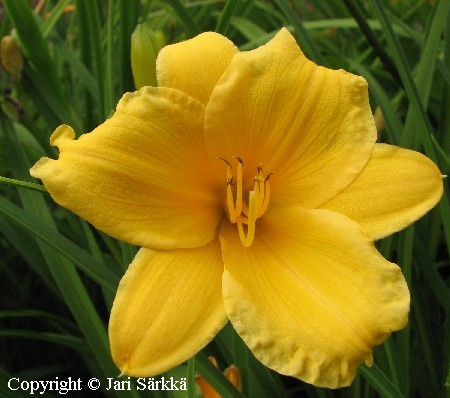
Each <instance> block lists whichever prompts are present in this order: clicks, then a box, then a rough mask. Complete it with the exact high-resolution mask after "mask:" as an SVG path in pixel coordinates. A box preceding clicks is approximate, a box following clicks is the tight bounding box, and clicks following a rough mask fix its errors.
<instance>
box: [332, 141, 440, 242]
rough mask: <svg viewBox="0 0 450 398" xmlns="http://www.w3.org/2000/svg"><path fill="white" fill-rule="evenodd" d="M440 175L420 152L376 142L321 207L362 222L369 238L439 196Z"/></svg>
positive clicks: (403, 222)
mask: <svg viewBox="0 0 450 398" xmlns="http://www.w3.org/2000/svg"><path fill="white" fill-rule="evenodd" d="M442 178H443V177H442V175H441V173H440V171H439V169H438V168H437V167H436V165H435V164H434V163H433V162H432V161H431V160H430V159H428V158H427V157H426V156H424V155H422V154H421V153H419V152H415V151H411V150H408V149H402V148H398V147H395V146H391V145H386V144H376V145H375V149H374V151H373V153H372V156H371V158H370V160H369V162H368V163H367V165H366V167H365V168H364V169H363V171H362V172H361V174H360V175H359V176H358V177H357V178H356V179H355V181H354V182H353V183H352V184H351V185H350V186H348V187H347V188H346V189H345V190H344V191H343V192H342V193H341V194H339V195H338V196H336V197H335V198H333V199H332V200H330V201H329V202H328V203H326V204H325V205H324V206H323V207H324V208H325V209H330V210H333V211H337V212H339V213H342V214H345V215H346V216H348V217H350V218H351V219H353V220H355V221H356V222H358V223H359V224H361V225H362V226H363V227H364V229H365V230H366V232H367V233H368V235H369V238H370V239H372V240H376V239H380V238H383V237H385V236H387V235H390V234H392V233H394V232H397V231H400V230H401V229H403V228H405V227H406V226H408V225H409V224H411V223H413V222H414V221H416V220H417V219H418V218H420V217H422V216H423V215H424V214H425V213H426V212H427V211H428V210H430V209H431V208H432V207H433V206H435V205H436V203H437V202H438V201H439V199H440V198H441V196H442V193H443V182H442Z"/></svg>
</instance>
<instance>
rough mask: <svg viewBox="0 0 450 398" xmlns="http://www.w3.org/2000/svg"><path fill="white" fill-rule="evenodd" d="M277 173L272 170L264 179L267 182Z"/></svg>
mask: <svg viewBox="0 0 450 398" xmlns="http://www.w3.org/2000/svg"><path fill="white" fill-rule="evenodd" d="M274 174H275V172H273V171H271V172H270V173H269V174H267V175H266V178H264V181H265V182H267V181H269V179H270V177H271V176H273V175H274Z"/></svg>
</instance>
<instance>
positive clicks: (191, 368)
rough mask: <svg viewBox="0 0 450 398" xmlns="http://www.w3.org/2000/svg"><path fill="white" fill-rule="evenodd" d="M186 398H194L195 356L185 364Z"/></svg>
mask: <svg viewBox="0 0 450 398" xmlns="http://www.w3.org/2000/svg"><path fill="white" fill-rule="evenodd" d="M187 392H188V398H195V355H194V356H193V357H192V358H190V359H189V360H188V363H187Z"/></svg>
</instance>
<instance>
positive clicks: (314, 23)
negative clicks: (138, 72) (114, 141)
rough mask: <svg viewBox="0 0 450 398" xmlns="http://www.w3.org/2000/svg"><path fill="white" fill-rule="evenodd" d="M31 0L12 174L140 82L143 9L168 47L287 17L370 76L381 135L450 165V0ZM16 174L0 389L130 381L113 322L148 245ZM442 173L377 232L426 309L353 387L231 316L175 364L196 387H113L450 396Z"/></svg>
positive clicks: (7, 16) (418, 309) (15, 14)
mask: <svg viewBox="0 0 450 398" xmlns="http://www.w3.org/2000/svg"><path fill="white" fill-rule="evenodd" d="M30 3H33V2H28V1H27V0H3V4H2V5H1V6H0V16H1V20H0V37H3V36H5V35H10V34H12V35H13V37H14V38H15V39H16V40H17V42H18V43H19V44H20V48H21V51H22V53H23V56H24V69H23V72H22V76H21V78H20V79H19V80H15V79H13V78H12V77H11V76H10V75H9V74H8V73H6V72H5V71H4V70H2V71H1V75H0V102H1V108H2V111H1V112H0V175H2V176H4V177H7V178H10V179H15V180H20V181H24V182H34V183H37V182H38V181H36V180H34V181H33V179H32V178H31V177H30V176H29V172H28V170H29V168H30V166H31V165H33V164H34V162H35V161H36V160H37V159H38V158H39V157H41V156H42V155H44V154H45V155H47V156H50V157H55V156H56V152H55V151H54V149H53V148H51V147H50V146H49V142H48V141H49V136H50V134H51V132H52V131H53V130H54V129H55V128H56V127H57V126H58V125H59V124H63V123H64V124H70V125H71V126H73V127H74V129H75V130H76V131H77V133H78V134H80V133H83V132H86V131H90V130H91V129H92V128H93V127H95V126H97V125H98V124H100V123H101V122H103V121H104V120H105V118H107V117H108V115H109V114H110V113H111V112H112V111H113V109H114V107H115V104H116V103H117V101H118V99H119V98H120V97H121V96H122V94H123V93H124V92H126V91H133V90H134V86H133V78H132V74H131V67H130V36H131V33H132V32H133V30H134V29H135V27H136V24H137V23H138V22H144V21H145V22H147V23H148V24H149V25H150V26H151V27H152V28H153V29H155V30H160V31H162V32H163V33H164V35H165V37H166V40H167V42H168V43H173V42H178V41H180V40H184V39H186V38H190V37H193V36H195V35H196V34H198V33H200V32H203V31H208V30H216V31H218V32H220V33H222V34H225V35H227V36H228V37H229V38H230V39H231V40H233V41H234V42H235V43H236V45H238V46H239V48H240V49H241V50H249V49H252V48H255V47H257V46H259V45H260V44H263V43H265V42H266V41H267V40H269V39H270V38H271V37H272V36H273V35H274V34H275V33H276V32H277V31H278V30H279V29H280V28H281V27H282V26H286V27H288V28H289V29H290V30H291V32H292V33H293V34H294V35H295V37H296V39H297V41H298V43H299V44H300V46H301V47H302V49H303V51H304V52H305V53H306V55H307V56H308V57H309V58H310V59H312V60H313V61H315V62H316V63H319V64H322V65H325V66H327V67H331V68H343V69H346V70H348V71H351V72H353V73H357V74H360V75H362V76H364V77H365V78H366V79H367V80H368V82H369V88H370V95H371V97H370V99H371V104H372V106H373V111H374V112H375V113H376V115H377V119H378V121H379V122H380V126H381V127H380V139H379V140H380V141H382V142H389V143H392V144H396V145H400V146H403V147H407V148H413V149H416V150H419V151H421V152H423V153H425V154H426V155H427V156H429V157H430V158H431V159H433V160H434V161H435V162H436V163H437V164H438V165H439V167H440V169H441V171H442V173H443V174H448V173H449V166H450V161H449V153H450V100H449V97H450V92H449V85H450V62H449V60H450V31H449V29H450V14H449V9H450V1H448V0H435V1H433V0H428V1H426V0H397V1H387V0H368V1H360V0H334V1H326V2H324V1H320V0H309V1H307V0H292V1H288V0H273V1H263V0H226V1H224V0H198V1H182V0H165V1H162V0H154V1H152V0H89V1H83V0H60V1H56V0H48V1H41V2H39V3H40V4H39V8H40V7H41V6H43V7H42V8H40V9H39V12H35V10H34V7H35V6H36V5H35V4H30ZM71 5H74V6H75V7H74V10H71V9H70V8H69V9H67V8H66V7H67V6H71ZM380 115H383V117H380ZM2 181H3V182H9V184H3V185H0V250H1V257H0V286H1V288H0V396H1V397H5V398H9V397H21V396H28V395H27V394H26V393H25V392H20V391H11V390H9V389H8V388H7V382H8V380H9V379H10V378H11V377H19V378H20V379H23V380H45V379H47V380H54V379H55V377H56V376H58V377H59V378H61V379H62V378H67V377H69V376H71V377H72V378H78V377H81V378H82V379H83V380H84V381H87V380H88V379H89V378H90V377H98V378H100V379H102V380H104V379H105V378H107V377H116V376H117V375H118V370H117V368H116V367H115V366H114V364H113V363H112V361H111V358H110V353H109V345H108V338H107V334H106V325H107V321H108V314H109V310H110V307H111V303H112V300H113V298H114V294H115V289H116V286H117V283H118V281H119V279H120V277H121V275H122V274H123V272H124V271H125V269H126V267H127V265H128V264H129V262H130V261H131V259H132V258H133V256H134V254H135V252H136V248H134V247H130V246H128V245H126V244H123V243H121V242H118V241H115V240H113V239H111V238H109V237H108V236H105V235H104V234H102V233H99V232H98V231H96V230H94V229H93V228H92V227H91V226H90V225H88V224H87V223H86V222H85V221H83V220H81V219H79V218H78V217H76V216H75V215H73V214H72V213H70V212H69V211H66V210H65V209H62V208H59V207H58V206H57V205H55V203H54V202H53V201H52V200H51V198H50V197H49V196H48V195H47V194H45V193H43V192H37V191H34V190H30V189H27V188H25V187H21V186H19V184H18V183H17V182H14V181H10V180H6V179H4V178H3V179H2ZM444 184H445V188H446V194H445V195H444V198H443V199H442V200H441V202H440V203H439V205H438V206H437V207H436V208H435V209H433V210H432V211H431V212H430V213H429V214H428V215H427V216H426V217H424V218H423V219H421V220H420V221H419V222H417V223H416V224H415V225H414V226H413V227H409V228H408V229H406V230H405V231H402V232H401V233H398V234H396V235H394V236H391V237H389V238H387V239H384V240H383V241H380V242H378V243H377V245H378V247H379V249H380V251H381V252H382V254H383V255H384V256H385V257H386V258H388V259H390V260H391V261H394V262H397V263H398V264H399V265H400V266H401V267H402V269H403V272H404V274H405V276H406V279H407V281H408V284H409V286H410V289H411V295H412V311H411V316H410V322H409V325H408V327H407V328H406V329H404V330H403V331H401V332H399V333H396V334H395V335H394V336H391V338H390V339H389V340H388V341H387V342H386V343H385V344H384V345H382V346H380V347H378V348H377V349H376V352H375V365H374V366H373V367H372V368H367V367H365V366H362V367H361V369H360V372H359V374H358V377H357V378H356V380H355V382H354V383H353V385H352V386H351V387H349V388H345V389H341V390H338V391H331V390H325V389H319V388H314V387H312V386H309V385H306V384H304V383H302V382H299V381H297V380H294V379H290V378H286V377H282V376H279V375H278V374H276V373H274V372H272V371H270V370H268V369H266V368H264V367H263V366H262V365H261V364H260V363H259V362H258V361H256V360H255V359H254V358H253V356H252V354H251V353H250V352H249V351H248V349H247V348H246V347H245V345H244V344H243V342H242V341H241V340H240V338H239V337H238V336H237V335H236V334H235V332H234V331H233V329H232V328H231V327H230V325H227V326H226V327H225V329H224V330H223V331H222V332H220V333H219V335H218V336H217V338H216V339H215V340H214V341H213V343H211V344H210V345H209V346H208V347H207V348H206V349H205V350H204V352H202V353H200V354H199V355H197V356H196V357H195V359H194V360H191V361H189V363H188V364H187V365H186V364H184V365H182V366H180V367H178V368H176V369H174V370H173V371H171V372H170V373H168V374H167V375H168V376H170V375H173V376H175V377H178V378H179V377H187V375H188V376H189V377H188V381H189V389H188V391H187V392H181V393H176V392H152V393H149V392H146V393H143V392H137V391H105V390H101V392H102V393H103V394H104V396H107V397H147V396H148V397H150V396H151V397H187V396H191V397H193V396H198V395H199V391H197V390H196V389H195V387H194V385H193V383H192V382H191V381H192V377H191V376H192V375H193V374H194V373H200V374H202V375H203V376H204V377H205V378H207V380H209V381H210V382H211V384H212V385H214V386H215V387H216V389H217V390H218V391H219V392H220V393H221V394H222V396H223V397H242V396H243V395H244V396H246V397H254V398H256V397H258V398H264V397H267V398H273V397H355V398H356V397H378V396H381V397H444V396H447V395H448V396H450V374H449V359H450V327H449V325H450V323H449V320H450V317H449V311H450V306H449V304H450V293H449V270H450V264H449V254H448V253H449V251H448V248H449V247H450V208H449V201H448V188H449V185H448V179H446V180H445V181H444ZM211 354H212V355H214V356H215V357H216V358H217V359H218V361H219V365H220V367H221V368H222V369H223V368H225V367H226V366H228V365H230V364H231V363H234V364H236V365H237V366H238V367H239V369H240V370H241V373H242V375H243V379H244V392H243V394H241V393H239V392H238V391H237V390H235V389H234V388H233V387H232V386H231V384H230V383H229V382H228V381H227V380H226V379H225V378H224V376H223V375H222V373H221V372H220V371H218V370H217V369H215V368H214V367H213V366H212V365H211V364H210V363H209V362H208V360H207V355H211ZM99 395H101V394H100V393H98V394H97V395H95V396H99ZM45 396H46V397H51V396H58V394H57V393H46V395H45ZM69 396H71V397H72V396H83V397H84V396H89V392H88V391H87V389H86V388H85V389H84V390H83V392H82V393H80V395H76V394H75V393H70V394H69Z"/></svg>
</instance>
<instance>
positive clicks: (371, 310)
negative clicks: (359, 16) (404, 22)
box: [31, 29, 443, 388]
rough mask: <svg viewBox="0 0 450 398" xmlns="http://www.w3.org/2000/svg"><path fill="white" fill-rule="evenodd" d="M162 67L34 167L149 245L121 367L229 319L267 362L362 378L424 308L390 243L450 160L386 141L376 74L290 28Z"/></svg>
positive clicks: (67, 134)
mask: <svg viewBox="0 0 450 398" xmlns="http://www.w3.org/2000/svg"><path fill="white" fill-rule="evenodd" d="M157 78H158V87H144V88H142V89H141V90H139V91H138V92H135V93H128V94H125V95H124V96H123V98H122V99H121V101H120V102H119V104H118V106H117V110H116V112H115V114H114V115H113V116H112V117H111V118H110V119H108V120H107V121H105V122H104V123H103V124H102V125H100V126H99V127H97V128H96V129H95V130H93V131H92V132H91V133H89V134H84V135H82V136H81V137H80V138H79V139H77V140H75V135H74V132H73V130H72V129H71V128H70V127H68V126H61V127H59V128H58V129H57V130H56V131H55V132H54V133H53V135H52V137H51V140H50V142H51V144H52V145H55V146H57V147H59V151H60V155H59V158H58V159H57V160H52V159H49V158H42V159H40V160H39V161H38V162H37V163H36V164H35V166H34V167H33V168H32V169H31V174H32V175H33V176H34V177H37V178H40V179H41V180H42V181H43V182H44V184H45V186H46V188H47V189H48V191H49V192H50V194H51V195H52V197H53V198H54V199H55V201H56V202H58V203H59V204H60V205H62V206H64V207H67V208H69V209H70V210H72V211H73V212H75V213H76V214H78V215H79V216H81V217H83V218H85V219H86V220H88V221H90V222H91V223H92V224H93V225H94V226H95V227H97V228H98V229H100V230H102V231H104V232H106V233H108V234H110V235H112V236H114V237H116V238H118V239H122V240H124V241H126V242H129V243H131V244H134V245H140V246H142V247H143V248H142V249H140V251H139V252H138V254H137V256H136V258H135V259H134V261H133V262H132V264H131V265H130V267H129V269H128V270H127V272H126V273H125V275H124V277H123V278H122V281H121V282H120V285H119V288H118V291H117V295H116V299H115V301H114V305H113V308H112V312H111V318H110V323H109V336H110V343H111V350H112V355H113V358H114V361H115V362H116V364H117V366H118V367H119V368H120V369H121V371H122V372H123V373H124V374H128V375H131V376H151V375H155V374H159V373H161V372H164V371H166V370H168V369H170V368H171V367H173V366H176V365H178V364H180V363H182V362H184V361H186V360H187V359H188V358H190V357H191V356H192V355H193V354H195V353H196V352H198V351H199V350H200V349H202V348H203V347H204V346H205V345H206V344H207V343H208V342H210V341H211V339H212V338H213V337H214V336H215V334H216V333H217V332H218V331H219V330H220V329H221V328H222V327H223V326H224V324H225V323H226V322H227V320H228V319H229V320H230V321H231V322H232V324H233V326H234V328H235V330H236V331H237V333H238V334H239V335H240V336H241V337H242V338H243V340H244V341H245V343H246V344H247V345H248V347H249V348H250V350H251V351H252V352H253V354H254V355H255V356H256V357H257V358H258V359H259V360H260V361H261V362H262V363H263V364H265V365H266V366H268V367H270V368H272V369H274V370H276V371H277V372H279V373H282V374H285V375H291V376H294V377H297V378H299V379H301V380H304V381H306V382H308V383H312V384H315V385H317V386H325V387H330V388H337V387H341V386H346V385H349V384H350V383H351V381H352V379H353V378H354V376H355V373H356V370H357V368H358V366H359V365H360V364H361V363H362V362H364V361H365V362H366V363H368V364H371V362H372V349H373V347H374V346H375V345H377V344H380V343H381V342H383V341H384V340H385V339H386V338H387V336H389V334H390V333H391V332H393V331H396V330H399V329H401V328H403V327H404V326H405V324H406V323H407V317H408V312H409V293H408V288H407V286H406V283H405V280H404V278H403V276H402V273H401V270H400V268H399V267H398V266H397V265H395V264H392V263H390V262H388V261H387V260H385V259H384V258H383V257H382V256H381V255H380V254H379V253H378V251H377V250H376V249H375V247H374V244H373V241H374V240H376V239H379V238H381V237H383V236H386V235H389V234H392V233H393V232H396V231H398V230H400V229H402V228H404V227H405V226H406V225H408V224H410V223H412V222H413V221H414V220H417V219H418V218H420V217H421V216H422V215H423V214H425V213H426V212H427V211H428V210H429V209H430V208H432V207H433V206H434V205H435V204H436V203H437V202H438V200H439V199H440V197H441V195H442V190H443V184H442V176H441V174H440V172H439V170H438V168H437V167H436V166H435V165H434V163H433V162H432V161H430V160H429V159H428V158H426V157H425V156H424V155H422V154H420V153H417V152H414V151H410V150H407V149H401V148H397V147H393V146H390V145H385V144H375V139H376V129H375V124H374V120H373V116H372V113H371V109H370V106H369V101H368V90H367V83H366V81H365V80H364V79H363V78H362V77H359V76H355V75H353V74H351V73H347V72H345V71H342V70H338V71H336V70H330V69H327V68H324V67H321V66H317V65H315V64H314V63H313V62H311V61H309V60H308V59H307V58H306V57H305V56H304V55H303V53H302V52H301V50H300V48H299V47H298V45H297V43H296V42H295V39H294V38H293V37H292V36H291V34H290V33H289V32H288V31H287V30H286V29H282V30H281V31H280V32H279V33H278V34H277V35H276V36H275V37H274V38H273V39H272V40H270V41H269V42H268V43H267V44H266V45H264V46H261V47H259V48H257V49H256V50H253V51H248V52H239V51H238V50H237V48H236V47H235V46H234V45H233V44H232V43H231V42H230V41H229V40H228V39H226V38H225V37H223V36H221V35H219V34H216V33H211V32H209V33H204V34H201V35H199V36H197V37H195V38H194V39H191V40H188V41H185V42H182V43H178V44H174V45H169V46H166V47H164V48H163V49H162V50H161V52H160V53H159V55H158V59H157Z"/></svg>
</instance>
